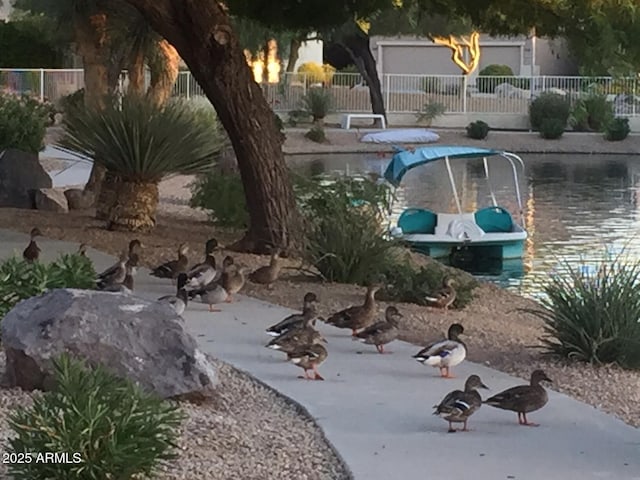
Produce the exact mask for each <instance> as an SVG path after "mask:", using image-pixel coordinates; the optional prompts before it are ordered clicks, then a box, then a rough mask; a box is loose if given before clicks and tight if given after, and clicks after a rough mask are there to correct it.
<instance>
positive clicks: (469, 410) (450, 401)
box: [433, 375, 489, 433]
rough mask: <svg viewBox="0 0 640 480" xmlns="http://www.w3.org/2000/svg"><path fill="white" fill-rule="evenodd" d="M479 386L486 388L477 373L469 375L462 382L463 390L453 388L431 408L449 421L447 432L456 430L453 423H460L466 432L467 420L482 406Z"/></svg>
mask: <svg viewBox="0 0 640 480" xmlns="http://www.w3.org/2000/svg"><path fill="white" fill-rule="evenodd" d="M479 388H486V389H488V388H489V387H487V386H486V385H485V384H484V383H482V380H480V377H479V376H478V375H471V376H470V377H469V378H467V381H466V382H465V383H464V391H462V390H454V391H453V392H451V393H449V394H447V396H446V397H444V399H443V400H442V402H440V405H436V406H434V407H433V408H435V409H436V411H435V412H433V414H434V415H439V416H440V417H442V418H444V419H445V420H446V421H447V422H449V433H454V432H456V429H455V428H453V424H454V423H462V424H463V427H462V431H463V432H467V431H468V429H467V421H468V420H469V417H470V416H471V415H473V414H474V413H475V412H476V411H477V410H478V409H479V408H480V407H481V406H482V397H481V396H480V394H479V393H478V389H479Z"/></svg>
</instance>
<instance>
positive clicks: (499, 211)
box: [473, 207, 513, 233]
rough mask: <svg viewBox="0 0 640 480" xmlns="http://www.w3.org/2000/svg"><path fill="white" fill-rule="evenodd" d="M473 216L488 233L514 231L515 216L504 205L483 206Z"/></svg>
mask: <svg viewBox="0 0 640 480" xmlns="http://www.w3.org/2000/svg"><path fill="white" fill-rule="evenodd" d="M473 216H474V220H475V223H476V224H477V225H478V226H479V227H480V228H482V230H484V231H485V232H487V233H509V232H512V231H513V218H512V217H511V214H510V213H509V212H508V211H507V210H505V209H504V208H502V207H486V208H481V209H480V210H478V211H476V212H475V213H474V214H473Z"/></svg>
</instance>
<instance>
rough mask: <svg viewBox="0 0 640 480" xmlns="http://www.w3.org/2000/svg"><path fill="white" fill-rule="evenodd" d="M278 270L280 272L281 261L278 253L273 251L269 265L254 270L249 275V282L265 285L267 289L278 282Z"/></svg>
mask: <svg viewBox="0 0 640 480" xmlns="http://www.w3.org/2000/svg"><path fill="white" fill-rule="evenodd" d="M280 270H282V259H281V258H280V252H279V251H278V250H274V251H273V252H272V253H271V261H270V262H269V265H266V266H264V267H260V268H258V269H257V270H254V271H253V272H251V274H250V275H249V280H251V282H253V283H259V284H261V285H267V286H268V287H269V288H271V286H272V285H273V283H274V282H275V281H276V280H278V277H279V276H280Z"/></svg>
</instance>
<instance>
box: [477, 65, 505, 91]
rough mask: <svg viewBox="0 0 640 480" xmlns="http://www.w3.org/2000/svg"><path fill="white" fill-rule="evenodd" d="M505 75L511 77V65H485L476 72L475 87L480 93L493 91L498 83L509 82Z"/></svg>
mask: <svg viewBox="0 0 640 480" xmlns="http://www.w3.org/2000/svg"><path fill="white" fill-rule="evenodd" d="M491 77H497V78H491ZM505 77H513V70H511V67H509V66H508V65H495V64H494V65H487V66H486V67H485V68H483V69H482V70H480V72H478V78H476V88H477V89H478V91H479V92H480V93H494V92H495V90H496V87H497V86H498V85H500V84H501V83H509V79H507V78H505Z"/></svg>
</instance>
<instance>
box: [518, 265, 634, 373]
mask: <svg viewBox="0 0 640 480" xmlns="http://www.w3.org/2000/svg"><path fill="white" fill-rule="evenodd" d="M563 267H564V268H563V269H562V270H563V273H562V274H554V275H552V276H551V279H550V281H549V283H548V284H547V285H546V286H545V288H544V292H545V294H546V296H545V298H543V299H542V300H541V305H540V307H539V308H535V309H527V310H526V311H528V312H530V313H532V314H534V315H536V316H537V317H539V318H540V319H541V320H542V321H543V322H544V323H545V326H544V332H545V336H544V337H543V338H542V343H543V348H544V350H545V352H546V353H549V354H554V355H559V356H562V357H565V358H571V359H575V360H579V361H584V362H590V363H594V364H607V363H617V364H619V365H621V366H623V367H625V368H640V353H639V351H638V346H640V324H639V323H638V322H639V321H640V263H637V262H636V263H633V262H627V261H625V260H624V257H623V256H617V257H615V258H612V259H605V260H603V261H601V262H599V263H598V264H597V265H596V267H595V268H594V269H593V271H590V272H584V271H582V270H581V269H579V268H576V267H575V266H574V265H572V264H571V263H569V262H564V265H563Z"/></svg>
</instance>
